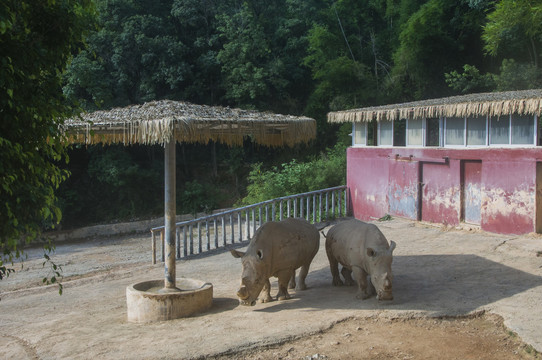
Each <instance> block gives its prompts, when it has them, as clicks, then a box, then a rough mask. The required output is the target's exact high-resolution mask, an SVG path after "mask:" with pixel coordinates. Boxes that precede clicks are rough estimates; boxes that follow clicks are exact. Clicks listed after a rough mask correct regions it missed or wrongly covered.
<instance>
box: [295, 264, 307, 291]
mask: <svg viewBox="0 0 542 360" xmlns="http://www.w3.org/2000/svg"><path fill="white" fill-rule="evenodd" d="M309 267H310V263H309V264H305V265H303V266H301V270H299V278H298V284H297V286H296V288H295V289H296V290H307V284H306V283H305V279H306V278H307V274H308V273H309Z"/></svg>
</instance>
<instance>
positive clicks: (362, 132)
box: [352, 122, 367, 145]
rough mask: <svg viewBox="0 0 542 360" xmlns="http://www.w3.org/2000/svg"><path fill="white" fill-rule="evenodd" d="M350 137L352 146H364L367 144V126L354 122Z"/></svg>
mask: <svg viewBox="0 0 542 360" xmlns="http://www.w3.org/2000/svg"><path fill="white" fill-rule="evenodd" d="M352 132H353V136H352V145H366V144H367V124H366V123H365V122H363V123H359V122H355V123H354V126H353V129H352Z"/></svg>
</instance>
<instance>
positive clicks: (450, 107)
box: [327, 89, 542, 123]
mask: <svg viewBox="0 0 542 360" xmlns="http://www.w3.org/2000/svg"><path fill="white" fill-rule="evenodd" d="M541 112H542V90H540V89H538V90H525V91H511V92H502V93H484V94H471V95H465V96H455V97H450V98H443V99H433V100H425V101H418V102H412V103H405V104H395V105H384V106H378V107H368V108H361V109H353V110H345V111H335V112H330V113H328V115H327V119H328V122H332V123H344V122H362V121H373V120H376V121H392V120H400V119H423V118H439V117H478V116H487V115H489V116H492V117H493V116H501V115H510V114H520V115H540V114H541Z"/></svg>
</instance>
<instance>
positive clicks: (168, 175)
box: [164, 132, 176, 290]
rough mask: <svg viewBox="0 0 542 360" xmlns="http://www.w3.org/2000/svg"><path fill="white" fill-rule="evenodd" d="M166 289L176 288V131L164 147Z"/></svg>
mask: <svg viewBox="0 0 542 360" xmlns="http://www.w3.org/2000/svg"><path fill="white" fill-rule="evenodd" d="M164 179H165V180H164V182H165V184H164V185H165V186H164V188H165V190H164V212H165V215H164V219H165V253H166V259H165V281H164V289H165V290H174V289H176V286H175V285H176V284H175V281H176V273H175V212H176V209H175V133H174V132H173V134H172V135H171V138H170V139H169V142H168V143H167V144H166V145H165V149H164Z"/></svg>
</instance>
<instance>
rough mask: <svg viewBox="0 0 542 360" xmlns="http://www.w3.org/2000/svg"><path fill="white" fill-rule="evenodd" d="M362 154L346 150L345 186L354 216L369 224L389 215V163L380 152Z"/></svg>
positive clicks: (384, 154) (362, 152) (350, 149)
mask: <svg viewBox="0 0 542 360" xmlns="http://www.w3.org/2000/svg"><path fill="white" fill-rule="evenodd" d="M363 150H364V149H361V148H349V149H348V150H347V174H346V183H347V185H348V188H349V190H350V198H351V202H352V205H353V206H352V212H353V216H354V217H355V218H357V219H361V220H371V219H374V218H380V217H382V216H384V215H386V214H387V213H388V199H387V195H388V177H389V175H388V174H389V170H388V164H387V162H388V159H387V152H386V151H382V150H381V149H375V150H381V151H376V152H375V151H373V152H371V153H370V154H366V152H364V151H363ZM388 152H389V151H388ZM367 155H369V156H367Z"/></svg>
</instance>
